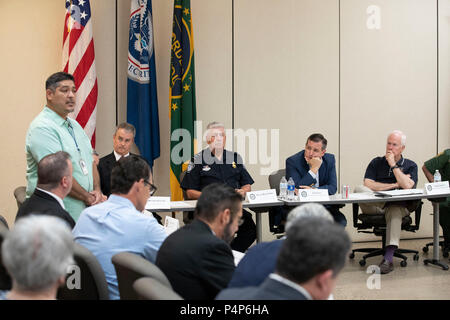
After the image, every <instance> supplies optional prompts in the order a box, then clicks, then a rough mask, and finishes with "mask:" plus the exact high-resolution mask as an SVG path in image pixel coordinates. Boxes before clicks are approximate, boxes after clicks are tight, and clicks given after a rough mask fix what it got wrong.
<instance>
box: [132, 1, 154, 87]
mask: <svg viewBox="0 0 450 320" xmlns="http://www.w3.org/2000/svg"><path fill="white" fill-rule="evenodd" d="M132 6H135V8H132V10H131V15H130V32H129V42H128V43H129V45H128V78H130V79H132V80H134V81H137V82H139V83H148V82H149V81H150V71H149V70H150V69H149V61H150V59H151V55H152V54H153V27H152V24H151V18H152V17H151V16H150V14H151V13H150V10H147V0H140V1H138V2H134V1H133V2H132Z"/></svg>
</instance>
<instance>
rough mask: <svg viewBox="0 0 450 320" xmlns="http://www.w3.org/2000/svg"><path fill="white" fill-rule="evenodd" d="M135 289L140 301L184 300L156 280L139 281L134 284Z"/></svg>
mask: <svg viewBox="0 0 450 320" xmlns="http://www.w3.org/2000/svg"><path fill="white" fill-rule="evenodd" d="M133 289H134V291H135V292H136V295H137V296H138V298H139V300H184V299H183V298H182V297H181V296H180V295H179V294H178V293H176V292H175V291H173V290H172V289H171V288H169V287H167V286H165V285H163V284H162V283H161V282H159V281H158V280H156V279H154V278H149V277H143V278H139V279H137V280H136V281H135V282H134V283H133Z"/></svg>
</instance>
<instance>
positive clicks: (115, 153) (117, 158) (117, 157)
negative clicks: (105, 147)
mask: <svg viewBox="0 0 450 320" xmlns="http://www.w3.org/2000/svg"><path fill="white" fill-rule="evenodd" d="M129 155H130V153H129V152H128V153H127V154H126V155H124V157H128V156H129ZM114 156H115V157H116V161H119V159H120V158H121V157H122V156H121V155H120V154H118V153H117V152H116V150H114Z"/></svg>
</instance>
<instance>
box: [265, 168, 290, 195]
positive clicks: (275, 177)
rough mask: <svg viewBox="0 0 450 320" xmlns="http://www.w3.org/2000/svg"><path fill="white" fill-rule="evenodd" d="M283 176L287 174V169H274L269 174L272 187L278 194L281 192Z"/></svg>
mask: <svg viewBox="0 0 450 320" xmlns="http://www.w3.org/2000/svg"><path fill="white" fill-rule="evenodd" d="M283 176H286V169H280V170H277V171H274V172H272V173H271V174H270V175H269V186H270V189H275V190H276V191H277V195H278V194H280V181H281V178H283ZM286 179H287V178H286Z"/></svg>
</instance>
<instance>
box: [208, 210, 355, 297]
mask: <svg viewBox="0 0 450 320" xmlns="http://www.w3.org/2000/svg"><path fill="white" fill-rule="evenodd" d="M350 246H351V242H350V239H349V237H348V235H347V233H346V232H345V230H344V229H343V228H342V227H341V226H339V225H336V224H335V223H331V222H328V221H324V219H323V218H319V217H306V218H303V219H297V220H295V221H294V222H293V223H292V225H291V226H290V228H289V230H288V231H287V233H286V240H284V241H283V244H282V246H281V250H280V253H279V255H278V258H277V263H276V267H275V272H273V273H271V274H270V275H269V276H268V277H267V278H266V279H265V280H264V282H263V283H262V284H260V285H259V286H247V287H243V288H229V289H225V290H223V291H221V292H220V293H219V294H218V295H217V297H216V299H217V300H230V299H233V300H324V299H328V298H329V296H330V294H331V293H332V291H333V289H334V287H335V286H336V278H337V275H338V274H339V272H340V271H341V270H342V268H343V267H344V265H345V261H346V258H347V255H348V252H349V250H350Z"/></svg>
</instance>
